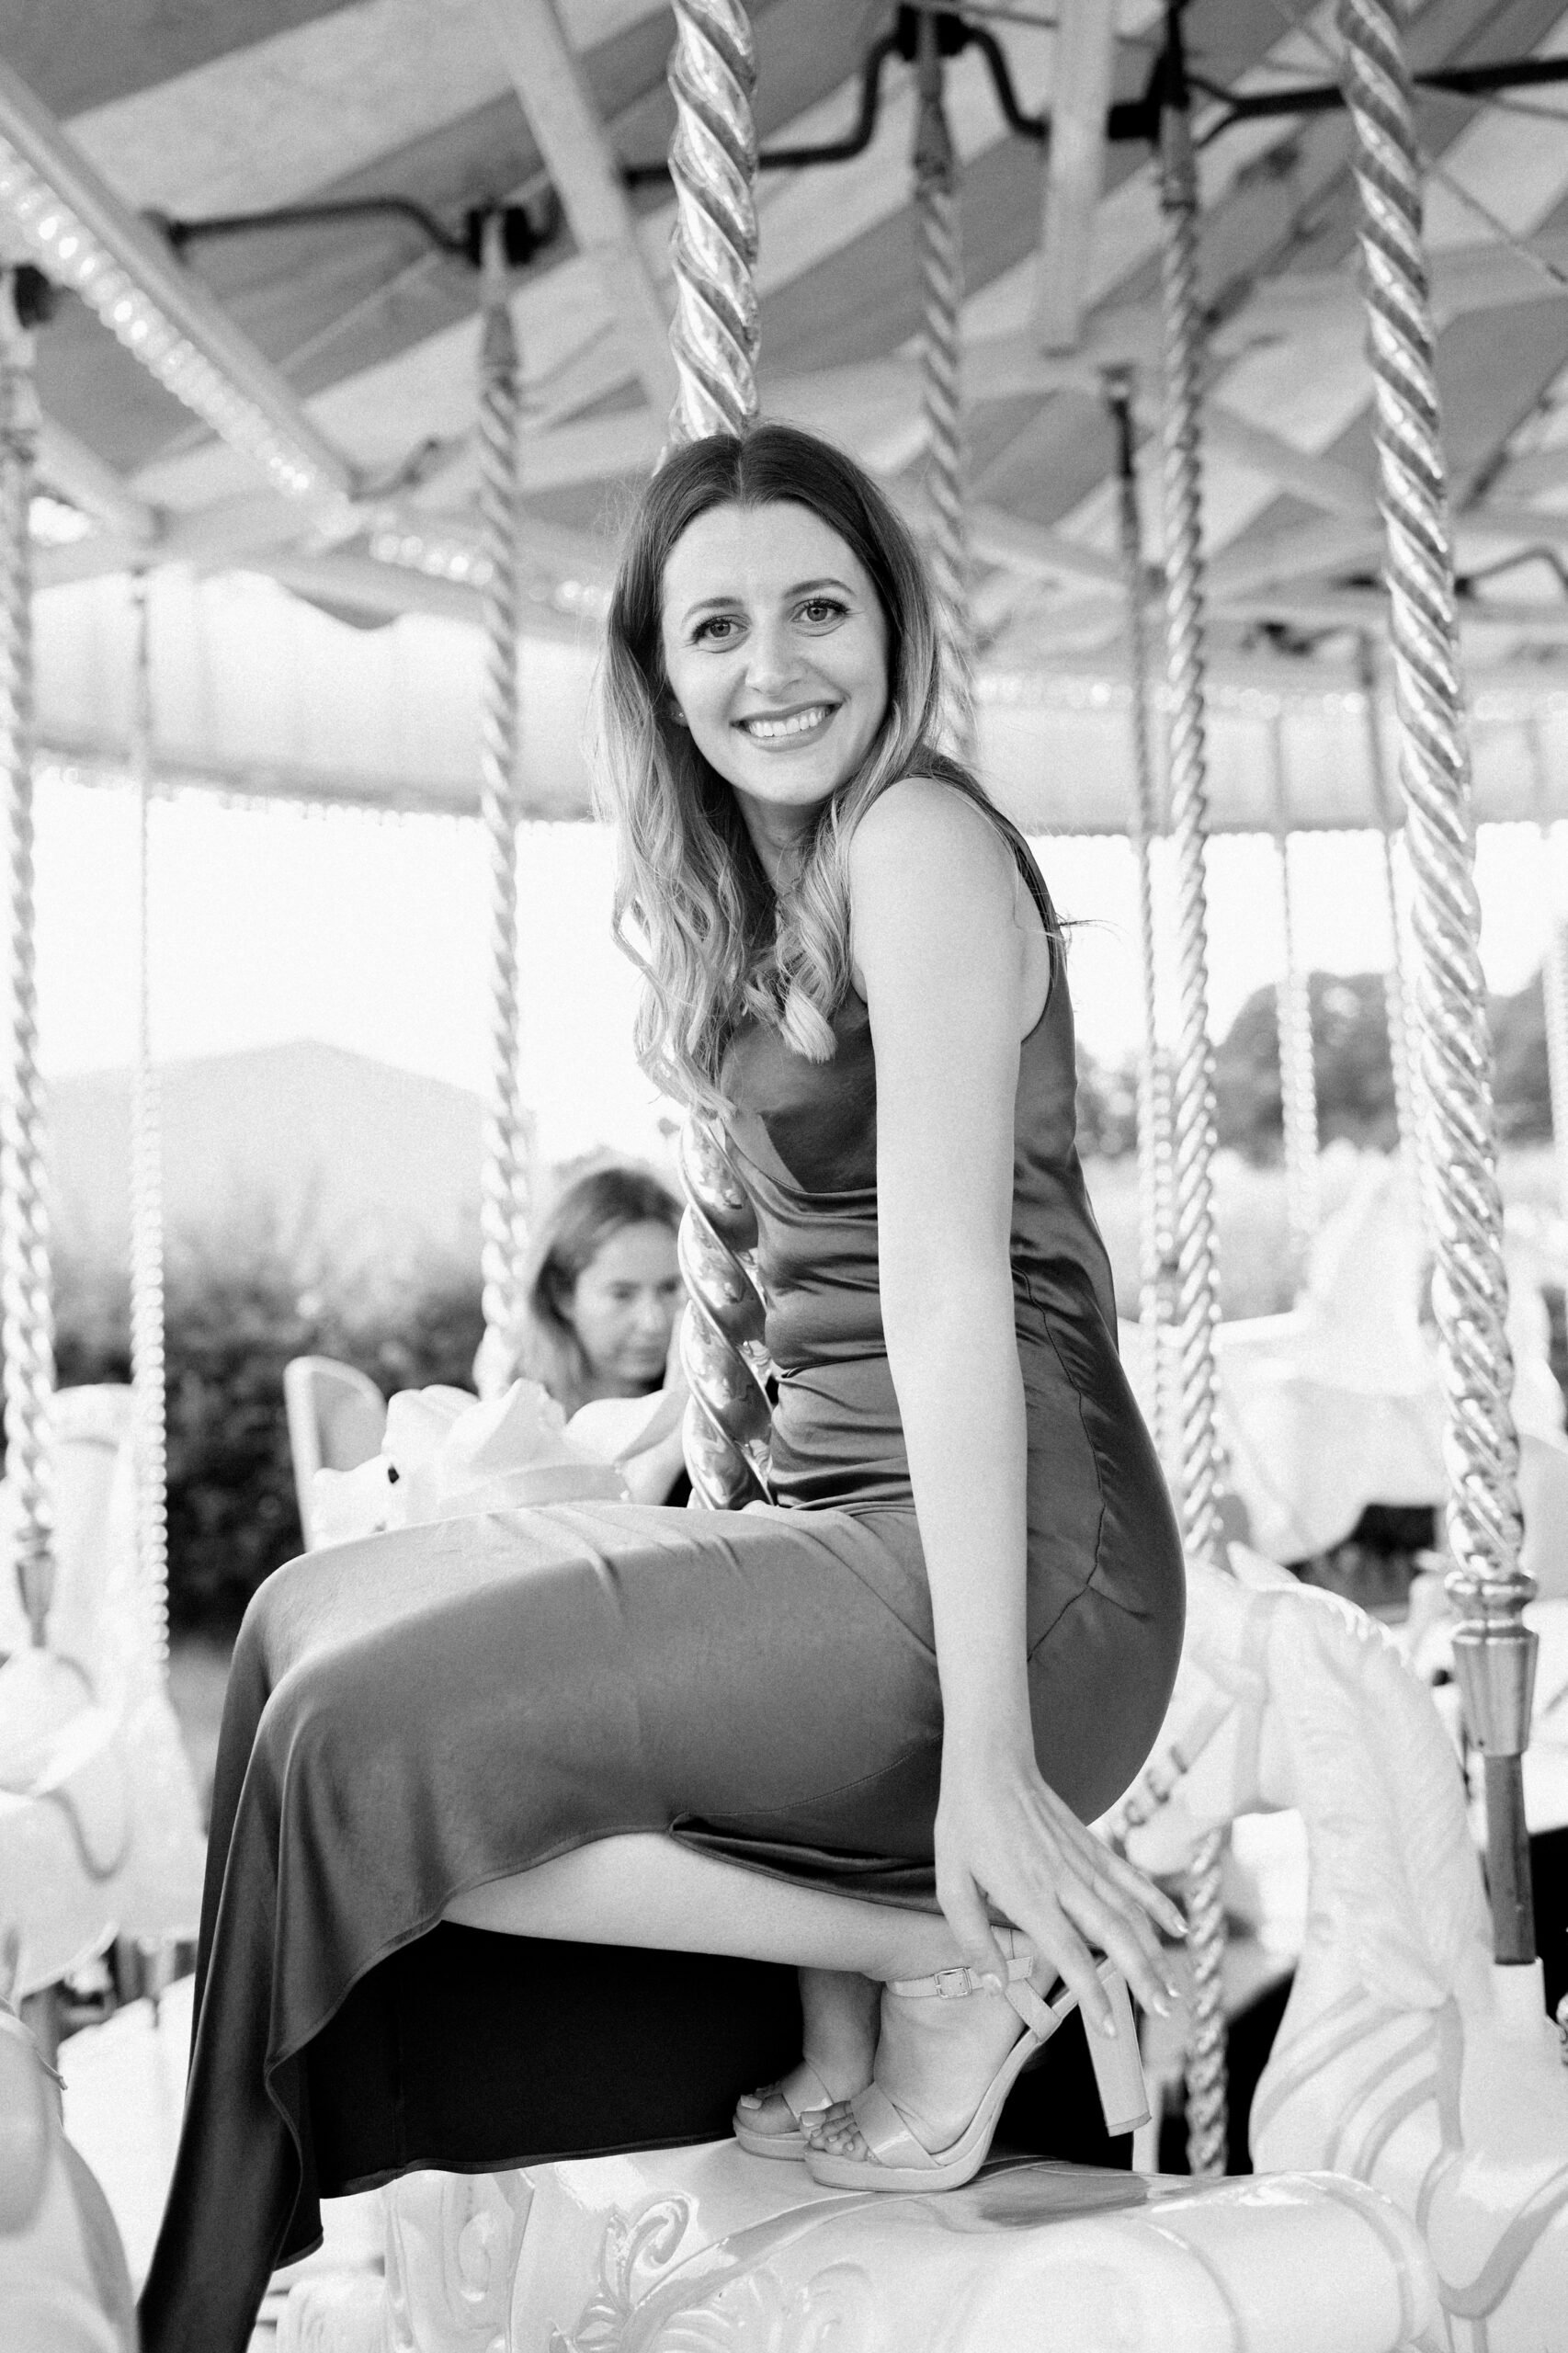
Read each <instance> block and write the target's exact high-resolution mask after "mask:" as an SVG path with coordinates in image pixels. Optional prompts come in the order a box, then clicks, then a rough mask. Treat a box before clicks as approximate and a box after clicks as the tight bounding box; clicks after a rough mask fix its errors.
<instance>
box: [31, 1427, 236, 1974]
mask: <svg viewBox="0 0 1568 2353" xmlns="http://www.w3.org/2000/svg"><path fill="white" fill-rule="evenodd" d="M130 1423H131V1394H130V1392H129V1391H128V1390H126V1389H122V1388H114V1387H104V1388H91V1389H74V1390H62V1392H60V1394H59V1395H58V1396H57V1397H56V1399H55V1401H54V1421H53V1430H52V1435H51V1443H50V1451H51V1461H52V1467H53V1474H54V1495H55V1517H56V1529H55V1584H54V1592H53V1597H52V1601H51V1608H50V1613H49V1619H48V1623H47V1627H46V1643H45V1646H44V1647H43V1648H41V1649H38V1648H34V1647H33V1645H32V1643H31V1639H30V1635H29V1631H28V1626H27V1622H26V1620H25V1619H24V1618H23V1616H22V1612H21V1608H20V1605H19V1602H18V1600H17V1594H16V1590H15V1586H16V1580H15V1578H14V1576H13V1575H12V1574H11V1570H10V1560H9V1547H8V1546H7V1545H6V1543H5V1542H4V1529H3V1523H4V1518H5V1507H4V1499H5V1490H4V1488H3V1487H0V1929H4V1928H6V1927H11V1928H14V1929H15V1930H16V1932H17V1935H18V1936H19V1938H20V1951H21V1958H20V1968H19V1977H18V1984H17V1992H18V1995H22V1996H25V1995H29V1994H32V1993H35V1992H38V1991H40V1989H41V1988H43V1987H45V1986H48V1985H51V1984H54V1982H55V1981H56V1980H57V1979H59V1978H60V1977H62V1976H63V1975H64V1974H66V1972H68V1971H70V1970H71V1969H73V1968H74V1967H75V1966H77V1965H78V1964H79V1963H81V1962H82V1961H86V1960H88V1959H90V1958H92V1957H93V1956H94V1955H96V1954H97V1953H100V1952H102V1951H103V1950H104V1949H105V1948H106V1946H107V1945H108V1943H109V1942H110V1941H111V1940H112V1939H113V1938H115V1937H117V1936H118V1937H128V1938H133V1939H136V1940H138V1941H140V1942H142V1943H145V1944H154V1945H155V1944H162V1943H165V1942H166V1941H168V1940H170V1939H172V1938H179V1937H188V1936H194V1934H195V1932H196V1921H197V1916H198V1913H199V1905H200V1900H201V1871H202V1862H203V1842H202V1836H201V1825H200V1818H199V1809H198V1805H197V1798H196V1791H195V1788H194V1786H193V1784H192V1781H191V1776H190V1768H189V1765H188V1763H187V1758H186V1755H185V1751H184V1748H183V1747H182V1745H181V1743H180V1736H179V1728H178V1725H177V1723H176V1720H175V1715H174V1711H173V1710H172V1708H171V1707H170V1705H169V1699H168V1692H167V1688H166V1682H165V1674H164V1669H163V1665H162V1663H161V1661H160V1658H159V1655H158V1650H157V1644H156V1641H155V1638H154V1633H153V1620H152V1610H151V1597H150V1596H149V1595H148V1593H147V1591H146V1589H145V1586H144V1584H143V1581H142V1574H141V1570H140V1566H139V1563H138V1560H137V1550H136V1531H135V1492H134V1480H133V1473H132V1468H131V1445H130Z"/></svg>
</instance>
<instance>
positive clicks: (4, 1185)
mask: <svg viewBox="0 0 1568 2353" xmlns="http://www.w3.org/2000/svg"><path fill="white" fill-rule="evenodd" d="M38 431H39V407H38V395H37V393H36V392H35V390H34V388H33V339H32V336H31V335H29V334H28V331H27V330H26V328H25V327H24V326H23V325H22V324H21V322H20V321H19V319H18V318H17V306H16V274H15V272H14V271H12V270H6V271H5V272H4V274H3V276H0V780H3V784H4V790H5V795H6V900H7V913H8V915H9V918H10V929H11V940H10V962H9V969H8V982H9V986H8V990H7V999H8V1003H7V1019H6V1074H5V1092H4V1096H3V1097H0V1353H3V1355H4V1359H5V1394H6V1479H7V1482H8V1483H9V1485H10V1488H11V1493H12V1495H13V1497H14V1499H15V1506H14V1508H15V1520H14V1535H13V1542H14V1544H15V1547H16V1563H17V1582H18V1584H19V1585H20V1587H21V1595H22V1606H23V1608H24V1609H25V1610H26V1612H27V1618H28V1627H29V1629H30V1631H31V1633H32V1638H33V1641H34V1643H37V1644H38V1645H39V1646H40V1648H41V1646H42V1644H43V1641H44V1632H45V1628H46V1626H47V1623H48V1619H49V1606H50V1601H51V1596H52V1590H53V1584H54V1508H53V1495H52V1492H51V1478H50V1465H49V1454H48V1447H49V1423H50V1411H51V1402H52V1399H53V1393H54V1318H53V1311H52V1308H51V1300H50V1269H49V1224H48V1216H47V1211H46V1207H45V1194H44V1168H43V1088H42V1083H41V1081H40V1076H39V1067H38V987H37V980H36V975H35V969H34V904H33V771H32V728H33V663H32V565H31V559H30V543H29V540H28V515H29V510H30V506H31V500H32V486H33V466H34V460H35V457H36V453H37V449H38Z"/></svg>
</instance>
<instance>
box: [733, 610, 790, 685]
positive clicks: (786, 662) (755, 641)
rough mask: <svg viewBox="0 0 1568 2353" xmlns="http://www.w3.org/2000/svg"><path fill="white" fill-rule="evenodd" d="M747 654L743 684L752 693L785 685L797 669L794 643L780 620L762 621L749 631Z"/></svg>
mask: <svg viewBox="0 0 1568 2353" xmlns="http://www.w3.org/2000/svg"><path fill="white" fill-rule="evenodd" d="M750 654H751V658H750V660H749V661H748V662H747V664H746V682H747V684H748V685H749V686H750V687H751V688H753V689H754V690H755V691H759V692H763V693H767V692H769V691H771V690H772V689H774V688H778V687H784V686H788V685H789V683H790V680H791V679H792V678H793V677H794V676H795V675H796V673H797V671H798V670H799V667H800V659H799V655H798V654H797V652H796V648H795V642H794V640H793V638H792V637H791V636H790V631H789V629H788V628H787V626H786V625H785V624H784V623H783V622H782V621H772V622H763V623H762V624H761V625H760V626H759V627H758V628H756V629H754V630H753V631H752V635H751V646H750Z"/></svg>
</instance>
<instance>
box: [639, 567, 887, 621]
mask: <svg viewBox="0 0 1568 2353" xmlns="http://www.w3.org/2000/svg"><path fill="white" fill-rule="evenodd" d="M823 588H836V589H837V591H838V593H839V595H840V596H841V597H852V596H853V595H854V593H855V592H854V590H853V589H852V588H851V587H850V585H849V584H848V582H847V581H846V580H839V579H837V578H836V577H835V575H834V574H832V573H831V572H829V573H824V574H823V576H822V578H821V579H820V580H797V581H795V582H794V583H793V584H792V585H791V586H790V587H788V588H786V589H785V591H784V595H785V598H786V600H788V599H789V598H790V597H808V596H810V595H811V594H812V592H813V591H814V590H819V589H823ZM744 603H745V598H744V597H741V596H737V595H736V594H735V593H734V592H733V590H732V591H731V592H730V593H729V594H728V595H722V596H718V597H699V598H698V599H697V602H696V603H695V604H694V605H688V606H687V608H686V611H685V613H684V614H683V615H682V617H681V618H682V621H683V624H684V623H685V622H686V621H690V620H695V619H696V618H697V616H698V614H699V613H711V612H719V611H722V610H724V609H726V608H736V607H740V606H744Z"/></svg>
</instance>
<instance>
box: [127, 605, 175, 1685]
mask: <svg viewBox="0 0 1568 2353" xmlns="http://www.w3.org/2000/svg"><path fill="white" fill-rule="evenodd" d="M131 597H132V610H133V614H134V620H135V642H134V648H133V653H132V661H133V665H134V668H133V673H132V677H131V783H132V785H133V786H134V788H135V792H136V1070H135V1075H134V1078H133V1080H132V1082H131V1410H132V1415H133V1428H134V1433H135V1436H134V1442H133V1456H134V1461H135V1466H136V1549H137V1566H138V1568H139V1570H140V1572H141V1576H142V1594H143V1596H144V1597H145V1600H146V1606H147V1614H148V1618H149V1620H150V1621H151V1625H152V1631H153V1648H154V1650H155V1651H156V1653H157V1655H158V1658H159V1659H160V1661H165V1660H166V1659H167V1657H168V1654H169V1534H168V1499H167V1472H168V1461H167V1456H168V1446H167V1427H166V1420H165V1397H164V1165H163V1124H162V1105H161V1101H160V1089H159V1085H158V1071H157V1065H156V1064H155V1063H154V1062H153V1027H152V972H151V955H150V950H151V946H152V924H151V915H152V890H151V881H152V873H151V861H150V858H149V855H148V850H149V838H148V831H149V814H150V811H151V807H152V799H153V676H152V640H151V632H150V629H149V620H148V604H147V580H146V575H145V574H144V573H138V574H137V575H136V579H135V583H134V585H133V587H132V590H131Z"/></svg>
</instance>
